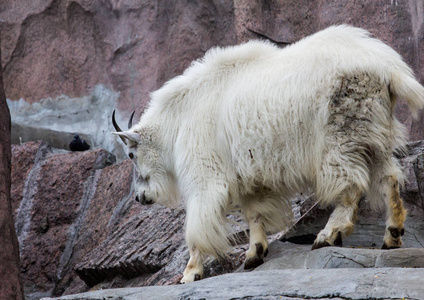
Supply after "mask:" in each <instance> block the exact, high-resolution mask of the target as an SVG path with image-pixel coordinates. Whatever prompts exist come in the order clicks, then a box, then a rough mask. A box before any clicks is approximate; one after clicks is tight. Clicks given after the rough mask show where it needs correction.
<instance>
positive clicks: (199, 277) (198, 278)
mask: <svg viewBox="0 0 424 300" xmlns="http://www.w3.org/2000/svg"><path fill="white" fill-rule="evenodd" d="M200 279H202V277H201V276H200V275H199V274H194V281H199V280H200Z"/></svg>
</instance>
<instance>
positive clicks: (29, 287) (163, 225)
mask: <svg viewBox="0 0 424 300" xmlns="http://www.w3.org/2000/svg"><path fill="white" fill-rule="evenodd" d="M12 153H13V156H12V182H13V184H12V189H11V191H12V193H11V195H12V208H13V211H14V212H15V225H16V228H17V233H18V238H19V241H20V248H21V261H22V263H21V274H22V278H23V283H24V287H25V293H26V297H27V298H28V299H38V298H39V297H42V296H59V295H63V294H65V295H67V294H75V293H80V292H84V291H87V290H89V289H90V288H94V289H105V288H116V287H137V286H146V285H170V284H176V283H178V282H179V280H180V279H181V274H182V271H183V270H184V267H185V264H186V263H187V260H188V250H187V247H186V245H185V243H184V217H185V214H184V210H182V208H181V207H178V208H175V209H170V208H164V207H161V206H159V205H152V206H142V205H140V204H139V203H137V202H136V201H135V200H134V193H133V187H132V177H133V166H132V163H131V162H130V160H125V161H123V162H122V163H117V164H116V163H115V164H112V162H113V161H114V159H113V156H112V155H111V154H110V153H108V152H106V151H104V150H90V151H87V152H81V153H72V152H69V151H64V150H57V149H53V148H51V147H50V146H48V145H47V144H46V143H44V142H30V143H25V144H22V145H14V146H13V147H12ZM423 157H424V143H423V142H422V141H420V142H414V143H411V144H410V147H409V152H408V153H406V154H405V156H403V157H401V158H400V161H401V163H402V164H403V165H404V167H405V171H406V175H407V177H408V183H407V184H406V186H405V187H404V189H403V190H402V195H403V198H404V200H405V206H406V207H407V209H408V211H409V217H408V219H407V222H406V224H405V230H406V233H405V236H404V238H403V241H404V248H403V249H399V250H393V251H382V250H375V249H373V248H380V247H381V244H382V238H383V234H384V229H385V224H384V222H385V219H384V213H376V212H374V211H370V210H369V208H368V206H367V204H366V199H363V201H362V202H361V206H360V213H359V215H360V218H359V222H358V224H357V226H356V228H355V231H354V233H353V234H352V235H351V236H350V237H349V238H347V239H346V240H345V241H343V242H344V245H345V246H353V247H360V248H363V249H351V248H324V249H319V250H316V251H312V252H311V251H310V248H311V244H312V242H313V240H314V238H315V235H316V234H317V233H318V232H319V231H320V230H321V229H322V228H323V227H324V225H325V223H326V221H327V218H328V216H329V214H330V213H331V209H329V208H327V209H323V208H321V207H320V206H319V205H316V200H315V198H314V197H313V196H312V197H308V196H305V195H299V197H298V198H296V199H293V201H292V203H293V207H294V214H295V218H296V220H297V222H296V224H295V225H294V226H293V227H292V228H291V229H289V231H288V232H287V233H286V234H285V235H284V233H280V234H276V235H274V236H270V237H269V240H270V241H274V242H272V243H271V245H270V249H269V250H270V251H269V255H268V256H267V257H266V259H265V264H264V265H262V266H260V267H259V268H258V270H270V269H303V268H310V269H326V268H330V267H331V268H376V267H379V268H381V267H396V268H397V267H414V268H416V267H419V268H424V262H423V260H422V257H423V251H422V249H421V248H422V247H423V245H424V230H423V229H424V221H423V220H424V211H423V205H422V203H423V199H424V195H423V194H422V190H421V187H420V183H421V181H420V178H422V177H423V176H424V175H423V174H424V169H423V163H422V161H423V159H424V158H423ZM234 234H235V235H237V236H239V237H240V244H239V245H235V247H234V248H233V249H232V251H231V252H230V253H229V256H230V260H229V261H227V262H218V261H217V260H215V259H212V258H210V259H208V260H207V261H206V263H205V276H206V277H213V276H215V275H220V274H224V273H229V272H233V271H234V270H236V269H238V268H239V267H240V266H241V265H242V263H243V261H244V253H245V251H246V250H247V246H248V245H247V240H246V238H245V236H244V232H243V230H242V229H240V228H236V227H234ZM282 235H283V240H284V241H290V242H292V243H287V242H284V243H283V242H280V241H278V239H279V238H280V237H281V236H282Z"/></svg>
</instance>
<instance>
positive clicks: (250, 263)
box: [244, 256, 264, 270]
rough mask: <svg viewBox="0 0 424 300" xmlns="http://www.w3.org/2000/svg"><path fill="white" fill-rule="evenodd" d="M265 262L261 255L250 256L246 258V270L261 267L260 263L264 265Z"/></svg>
mask: <svg viewBox="0 0 424 300" xmlns="http://www.w3.org/2000/svg"><path fill="white" fill-rule="evenodd" d="M263 263H264V260H263V259H262V258H260V257H257V256H256V257H253V258H250V259H249V258H248V259H246V261H245V262H244V269H245V270H250V269H254V268H256V267H259V266H260V265H262V264H263Z"/></svg>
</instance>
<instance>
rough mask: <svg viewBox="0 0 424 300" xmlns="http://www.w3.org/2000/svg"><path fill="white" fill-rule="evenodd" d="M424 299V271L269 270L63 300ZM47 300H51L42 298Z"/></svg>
mask: <svg viewBox="0 0 424 300" xmlns="http://www.w3.org/2000/svg"><path fill="white" fill-rule="evenodd" d="M402 298H405V299H424V271H423V269H421V268H420V269H411V268H379V269H324V270H306V269H297V270H270V271H256V272H249V273H233V274H226V275H221V276H216V277H213V278H207V279H204V280H201V281H197V282H194V283H190V284H186V285H174V286H149V287H139V288H123V289H110V290H98V291H92V292H88V293H83V294H77V295H70V296H63V297H60V298H57V299H62V300H65V299H68V300H71V299H72V300H100V299H102V300H104V299H120V300H136V299H137V300H139V299H291V300H293V299H402ZM45 299H51V298H45Z"/></svg>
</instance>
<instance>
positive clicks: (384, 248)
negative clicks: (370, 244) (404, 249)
mask: <svg viewBox="0 0 424 300" xmlns="http://www.w3.org/2000/svg"><path fill="white" fill-rule="evenodd" d="M399 248H400V247H399V246H392V247H389V246H387V244H386V243H384V244H383V246H381V249H382V250H391V249H399Z"/></svg>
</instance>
